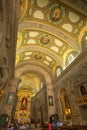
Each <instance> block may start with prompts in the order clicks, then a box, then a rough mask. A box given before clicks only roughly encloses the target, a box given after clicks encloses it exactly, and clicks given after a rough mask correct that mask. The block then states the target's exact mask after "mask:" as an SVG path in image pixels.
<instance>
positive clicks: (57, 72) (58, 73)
mask: <svg viewBox="0 0 87 130" xmlns="http://www.w3.org/2000/svg"><path fill="white" fill-rule="evenodd" d="M60 73H61V69H60V67H58V68H57V70H56V75H57V77H58V76H59V75H60Z"/></svg>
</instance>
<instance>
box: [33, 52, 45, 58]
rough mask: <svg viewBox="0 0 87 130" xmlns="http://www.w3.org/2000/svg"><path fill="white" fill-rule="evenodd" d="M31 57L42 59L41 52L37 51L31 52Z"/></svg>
mask: <svg viewBox="0 0 87 130" xmlns="http://www.w3.org/2000/svg"><path fill="white" fill-rule="evenodd" d="M33 59H35V60H42V59H43V54H42V53H39V52H35V53H34V54H33Z"/></svg>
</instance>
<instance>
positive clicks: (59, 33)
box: [18, 21, 81, 52]
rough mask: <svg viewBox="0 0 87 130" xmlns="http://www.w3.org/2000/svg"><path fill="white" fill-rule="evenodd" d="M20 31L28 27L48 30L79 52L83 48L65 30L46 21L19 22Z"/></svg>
mask: <svg viewBox="0 0 87 130" xmlns="http://www.w3.org/2000/svg"><path fill="white" fill-rule="evenodd" d="M18 29H19V31H20V30H28V29H32V30H33V29H34V30H40V31H45V32H48V33H49V34H52V35H54V36H56V37H57V38H59V39H62V41H64V42H66V43H68V44H70V45H71V46H72V47H73V48H74V49H75V50H76V51H77V52H80V51H81V49H80V47H79V45H78V43H77V42H76V41H75V40H74V38H73V37H71V36H70V35H68V34H66V33H65V32H63V31H61V30H60V29H58V28H56V27H53V26H50V25H47V24H45V23H40V22H35V21H23V22H21V23H20V24H19V28H18Z"/></svg>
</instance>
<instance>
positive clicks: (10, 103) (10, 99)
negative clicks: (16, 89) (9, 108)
mask: <svg viewBox="0 0 87 130" xmlns="http://www.w3.org/2000/svg"><path fill="white" fill-rule="evenodd" d="M13 102H14V93H13V92H10V93H9V95H8V98H7V104H9V105H12V104H13Z"/></svg>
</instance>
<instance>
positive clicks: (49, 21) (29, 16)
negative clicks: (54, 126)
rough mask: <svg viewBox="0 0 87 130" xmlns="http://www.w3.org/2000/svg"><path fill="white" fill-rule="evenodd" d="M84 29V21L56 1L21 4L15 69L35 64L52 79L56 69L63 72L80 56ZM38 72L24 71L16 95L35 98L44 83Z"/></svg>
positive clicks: (24, 2) (35, 0)
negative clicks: (28, 94)
mask: <svg viewBox="0 0 87 130" xmlns="http://www.w3.org/2000/svg"><path fill="white" fill-rule="evenodd" d="M85 28H86V17H85V16H84V15H83V14H81V13H79V11H76V10H74V9H72V8H71V7H69V6H67V4H64V3H62V2H60V1H58V0H44V1H41V0H21V1H20V14H19V25H18V36H17V46H16V63H15V66H16V68H17V67H18V66H19V65H20V66H22V65H23V66H24V64H25V65H26V64H31V65H33V64H36V65H37V66H40V67H42V68H43V69H44V70H46V71H48V73H49V72H50V73H49V75H51V76H52V77H53V78H55V77H56V76H57V75H56V71H57V68H58V67H60V68H62V70H64V69H65V68H66V67H67V65H69V64H70V63H71V62H72V61H73V60H74V59H75V58H76V57H77V56H78V55H79V54H80V53H81V51H82V46H81V41H82V36H83V34H84V33H85ZM68 58H69V59H70V62H68V60H69V59H68ZM25 68H26V66H25ZM38 72H39V70H38ZM38 72H37V73H35V72H34V70H32V73H31V72H25V70H24V73H23V74H22V75H20V78H21V83H20V84H19V88H18V91H19V90H22V89H24V88H26V89H28V90H30V91H31V95H35V92H36V93H37V91H39V90H40V84H41V82H43V81H42V79H41V76H39V75H38ZM15 75H17V71H16V74H15ZM42 78H43V79H44V77H42ZM32 88H33V89H32Z"/></svg>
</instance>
